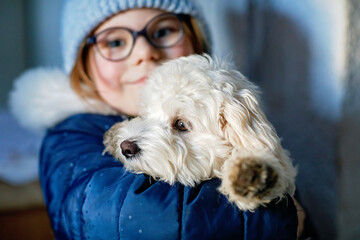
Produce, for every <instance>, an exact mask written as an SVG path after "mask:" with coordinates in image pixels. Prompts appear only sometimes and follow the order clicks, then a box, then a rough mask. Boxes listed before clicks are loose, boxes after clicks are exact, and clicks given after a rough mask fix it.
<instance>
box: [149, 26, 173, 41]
mask: <svg viewBox="0 0 360 240" xmlns="http://www.w3.org/2000/svg"><path fill="white" fill-rule="evenodd" d="M172 32H173V30H172V29H171V28H161V29H159V30H158V31H156V32H155V33H154V36H153V38H154V39H159V38H163V37H166V36H168V35H170V34H171V33H172Z"/></svg>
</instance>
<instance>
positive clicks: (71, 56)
mask: <svg viewBox="0 0 360 240" xmlns="http://www.w3.org/2000/svg"><path fill="white" fill-rule="evenodd" d="M195 1H196V0H66V1H65V3H64V8H63V15H62V22H61V45H62V53H63V61H64V70H65V72H66V73H70V71H71V70H72V68H73V66H74V64H75V59H76V55H77V52H78V49H79V46H80V44H81V42H82V41H83V40H84V38H85V37H86V36H87V35H88V34H89V33H90V32H91V31H92V30H93V29H94V28H95V27H97V26H98V25H99V24H100V23H101V22H103V21H104V20H105V19H107V18H108V17H110V16H112V15H114V14H117V13H119V12H121V11H125V10H129V9H135V8H155V9H161V10H165V11H169V12H173V13H183V14H189V15H191V16H193V17H195V18H196V19H197V20H198V21H199V23H200V24H201V25H202V26H201V27H202V28H203V30H204V33H205V37H206V38H207V39H208V41H209V42H210V34H209V30H208V26H207V24H206V22H205V20H204V18H203V16H202V14H201V12H200V11H199V9H198V7H197V5H196V3H195Z"/></svg>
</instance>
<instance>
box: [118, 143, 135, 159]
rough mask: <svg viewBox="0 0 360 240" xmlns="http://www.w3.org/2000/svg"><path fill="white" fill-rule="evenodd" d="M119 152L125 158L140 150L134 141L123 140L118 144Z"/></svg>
mask: <svg viewBox="0 0 360 240" xmlns="http://www.w3.org/2000/svg"><path fill="white" fill-rule="evenodd" d="M120 148H121V153H122V154H123V155H124V156H125V157H126V158H132V157H134V156H135V155H136V154H138V153H139V152H140V148H139V146H138V145H137V144H136V141H130V140H125V141H123V142H122V143H121V144H120Z"/></svg>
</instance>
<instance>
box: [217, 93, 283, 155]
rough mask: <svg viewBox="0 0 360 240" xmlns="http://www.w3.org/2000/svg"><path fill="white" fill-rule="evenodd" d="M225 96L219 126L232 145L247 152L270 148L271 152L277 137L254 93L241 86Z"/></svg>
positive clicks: (276, 144) (277, 142) (277, 141)
mask: <svg viewBox="0 0 360 240" xmlns="http://www.w3.org/2000/svg"><path fill="white" fill-rule="evenodd" d="M224 99H225V100H224V102H223V105H222V108H221V110H220V118H219V122H220V127H221V130H222V132H223V133H224V136H225V138H226V139H227V140H228V141H229V143H230V144H231V145H233V146H234V148H241V149H244V150H248V151H249V152H254V151H256V150H270V151H271V152H273V153H274V152H277V151H278V150H279V149H278V148H279V147H280V140H279V138H278V137H277V134H276V132H275V130H274V128H273V126H272V125H271V124H270V123H269V121H268V120H267V119H266V117H265V115H264V113H263V111H262V110H261V108H260V106H259V102H258V100H257V97H256V94H255V93H253V92H252V91H251V90H249V89H241V90H239V91H237V92H236V93H235V94H232V95H231V96H229V95H228V96H226V97H225V98H224Z"/></svg>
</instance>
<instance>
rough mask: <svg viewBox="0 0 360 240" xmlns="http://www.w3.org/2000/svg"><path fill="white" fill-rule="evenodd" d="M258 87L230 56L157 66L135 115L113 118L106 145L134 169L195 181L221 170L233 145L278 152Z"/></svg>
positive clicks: (169, 179)
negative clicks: (114, 122)
mask: <svg viewBox="0 0 360 240" xmlns="http://www.w3.org/2000/svg"><path fill="white" fill-rule="evenodd" d="M256 92H257V91H256V86H254V85H253V84H252V83H250V82H249V81H248V80H247V79H246V78H245V77H244V76H243V75H242V74H241V73H240V72H238V71H236V70H234V68H233V66H232V65H231V64H229V63H227V62H221V61H218V60H213V59H211V58H210V57H209V56H199V55H192V56H189V57H182V58H180V59H177V60H173V61H169V62H167V63H165V64H163V65H162V66H160V67H158V68H157V69H155V70H154V71H153V72H152V74H151V76H150V77H149V79H148V82H147V84H146V86H145V87H144V89H143V94H142V101H141V111H140V114H139V117H137V118H134V119H132V120H130V121H128V122H124V123H120V124H117V125H114V126H113V127H112V128H111V129H110V130H109V131H108V132H107V133H106V135H105V140H104V143H105V145H106V149H105V151H108V152H110V153H111V154H112V155H113V156H115V157H116V158H117V159H119V160H120V161H121V162H123V163H124V165H125V167H126V168H127V169H128V170H130V171H133V172H137V173H146V174H149V175H151V176H154V177H157V178H159V179H161V180H164V181H167V182H169V183H174V182H175V181H179V182H181V183H183V184H186V185H194V184H196V183H198V182H199V181H201V180H205V179H209V178H211V177H214V176H219V175H220V170H221V167H222V165H223V162H224V161H225V160H226V159H227V158H228V157H229V156H230V155H231V153H232V151H233V150H234V149H235V148H237V149H243V150H244V151H251V152H253V151H256V149H261V150H263V149H264V148H265V149H267V150H269V151H273V152H276V148H278V147H279V142H278V138H277V136H276V134H275V132H274V130H273V128H272V127H271V125H270V124H268V122H267V120H266V118H265V117H264V115H263V113H262V111H261V110H260V108H259V104H258V101H257V96H256V95H257V94H256Z"/></svg>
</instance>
